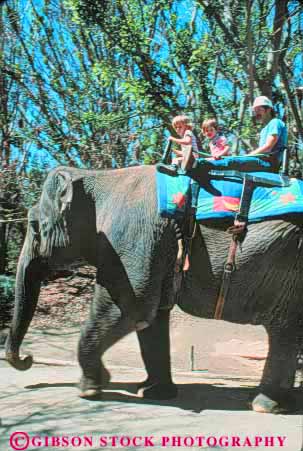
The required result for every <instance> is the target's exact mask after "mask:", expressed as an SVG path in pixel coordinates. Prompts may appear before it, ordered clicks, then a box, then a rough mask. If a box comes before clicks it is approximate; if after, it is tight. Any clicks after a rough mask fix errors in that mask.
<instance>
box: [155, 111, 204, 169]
mask: <svg viewBox="0 0 303 451" xmlns="http://www.w3.org/2000/svg"><path fill="white" fill-rule="evenodd" d="M172 126H173V127H174V129H175V131H176V133H177V135H179V137H180V138H175V137H174V136H170V137H169V138H168V139H169V141H172V142H174V143H176V144H179V145H180V149H173V152H174V154H175V157H174V158H173V159H172V164H171V165H166V164H163V163H160V164H158V166H157V168H158V171H159V172H163V173H165V174H169V175H177V173H178V169H179V167H180V166H181V163H182V161H183V159H184V157H185V155H187V152H188V151H190V152H191V155H192V157H193V159H196V158H199V151H198V145H197V140H196V137H195V135H194V134H193V132H192V129H193V126H192V124H191V122H190V119H189V117H188V116H185V115H179V116H175V117H174V119H173V121H172Z"/></svg>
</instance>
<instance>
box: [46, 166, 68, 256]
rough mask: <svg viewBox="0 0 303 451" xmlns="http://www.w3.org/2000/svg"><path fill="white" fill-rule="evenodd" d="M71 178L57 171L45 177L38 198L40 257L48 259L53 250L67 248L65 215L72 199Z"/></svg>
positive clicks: (66, 173)
mask: <svg viewBox="0 0 303 451" xmlns="http://www.w3.org/2000/svg"><path fill="white" fill-rule="evenodd" d="M72 182H73V180H72V176H71V174H70V173H69V172H68V170H66V169H57V170H55V171H53V172H51V173H50V174H49V176H48V177H47V179H46V181H45V183H44V186H43V190H42V194H41V198H40V221H39V222H40V234H41V243H40V255H41V256H42V257H49V256H50V255H51V254H52V250H53V248H56V247H57V248H60V247H67V246H68V245H69V244H70V238H69V233H68V226H67V214H68V211H69V208H70V204H71V201H72V197H73V184H72Z"/></svg>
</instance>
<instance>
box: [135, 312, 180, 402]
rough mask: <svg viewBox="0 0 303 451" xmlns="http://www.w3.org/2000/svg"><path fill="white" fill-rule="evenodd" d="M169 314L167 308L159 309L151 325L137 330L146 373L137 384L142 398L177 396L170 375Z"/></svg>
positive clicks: (175, 387)
mask: <svg viewBox="0 0 303 451" xmlns="http://www.w3.org/2000/svg"><path fill="white" fill-rule="evenodd" d="M169 316H170V311H169V310H159V312H158V315H157V317H156V319H155V320H154V322H153V323H152V324H151V326H150V327H148V328H147V329H144V330H142V331H138V332H137V335H138V339H139V344H140V349H141V355H142V358H143V361H144V365H145V368H146V371H147V374H148V377H147V379H146V380H145V381H144V382H143V383H142V384H139V386H138V389H140V390H141V392H142V394H143V397H144V398H149V399H171V398H175V397H176V396H177V386H176V385H175V384H174V383H173V381H172V377H171V364H170V342H169Z"/></svg>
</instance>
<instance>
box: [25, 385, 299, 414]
mask: <svg viewBox="0 0 303 451" xmlns="http://www.w3.org/2000/svg"><path fill="white" fill-rule="evenodd" d="M217 385H218V384H216V385H210V384H206V383H203V384H197V383H189V384H177V387H178V396H177V398H175V399H170V400H161V401H159V400H158V401H155V400H150V399H146V398H140V397H138V396H137V395H136V394H137V384H136V383H129V382H113V383H110V384H109V385H108V386H107V387H106V389H105V390H104V391H103V393H102V395H101V396H100V397H98V398H96V399H94V400H89V401H88V400H87V402H121V403H132V404H138V405H140V404H144V405H146V404H150V405H157V406H170V407H177V408H179V409H182V410H186V411H191V412H195V413H200V412H202V411H203V410H230V411H235V410H236V411H248V410H250V408H251V405H250V404H251V401H252V400H253V398H254V397H255V396H256V394H257V389H256V388H254V387H225V386H222V387H219V386H217ZM222 385H223V384H222ZM54 387H57V388H60V387H77V384H76V383H72V382H70V383H67V382H66V383H56V384H46V383H44V384H35V385H27V386H26V387H24V388H25V389H28V390H35V391H36V390H41V389H47V388H54ZM294 394H295V398H296V409H295V414H298V413H300V414H302V413H303V393H302V392H301V391H300V392H299V391H297V390H295V391H294Z"/></svg>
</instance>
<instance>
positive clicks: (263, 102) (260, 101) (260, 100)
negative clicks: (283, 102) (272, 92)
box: [252, 96, 274, 109]
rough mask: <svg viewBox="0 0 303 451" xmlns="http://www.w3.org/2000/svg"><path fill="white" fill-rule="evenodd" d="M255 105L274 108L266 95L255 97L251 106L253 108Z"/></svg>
mask: <svg viewBox="0 0 303 451" xmlns="http://www.w3.org/2000/svg"><path fill="white" fill-rule="evenodd" d="M257 106H268V107H269V108H274V106H273V104H272V101H271V100H270V99H269V98H268V97H266V96H260V97H256V98H255V100H254V103H253V106H252V108H253V109H254V108H256V107H257Z"/></svg>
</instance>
